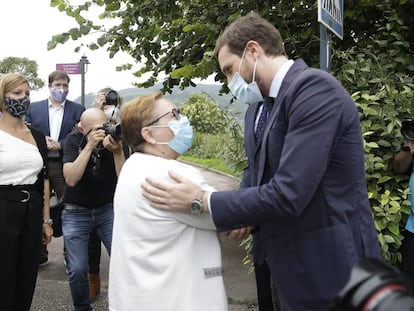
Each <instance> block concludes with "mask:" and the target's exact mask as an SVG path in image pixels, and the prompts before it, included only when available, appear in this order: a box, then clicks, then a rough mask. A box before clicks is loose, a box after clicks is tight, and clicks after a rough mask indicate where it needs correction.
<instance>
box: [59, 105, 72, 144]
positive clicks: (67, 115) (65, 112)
mask: <svg viewBox="0 0 414 311" xmlns="http://www.w3.org/2000/svg"><path fill="white" fill-rule="evenodd" d="M70 112H71V106H70V104H69V101H68V100H67V101H66V103H65V107H64V109H63V118H62V124H61V126H60V133H59V140H61V139H63V137H62V135H64V133H66V131H65V125H66V120H67V119H68V118H70Z"/></svg>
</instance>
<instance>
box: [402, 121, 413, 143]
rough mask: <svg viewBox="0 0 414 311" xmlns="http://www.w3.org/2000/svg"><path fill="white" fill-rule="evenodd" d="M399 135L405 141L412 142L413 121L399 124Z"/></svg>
mask: <svg viewBox="0 0 414 311" xmlns="http://www.w3.org/2000/svg"><path fill="white" fill-rule="evenodd" d="M401 135H402V136H403V137H404V139H406V140H414V121H413V120H411V119H406V120H404V121H402V123H401Z"/></svg>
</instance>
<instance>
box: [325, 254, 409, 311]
mask: <svg viewBox="0 0 414 311" xmlns="http://www.w3.org/2000/svg"><path fill="white" fill-rule="evenodd" d="M395 310H398V311H408V310H414V297H413V291H412V287H411V280H409V279H408V277H407V276H405V275H404V274H403V273H401V272H400V271H399V270H397V269H396V268H394V267H392V266H390V265H387V264H385V263H384V262H382V261H380V260H378V259H365V260H363V261H361V262H360V263H359V264H357V265H356V266H355V267H353V269H352V271H351V276H350V278H349V280H348V283H347V284H345V286H344V288H343V289H342V290H341V291H340V292H339V293H338V294H337V296H336V298H335V299H334V301H333V303H332V306H331V308H330V311H395Z"/></svg>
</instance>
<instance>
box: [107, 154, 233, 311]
mask: <svg viewBox="0 0 414 311" xmlns="http://www.w3.org/2000/svg"><path fill="white" fill-rule="evenodd" d="M169 170H172V171H176V172H177V173H179V174H181V175H183V176H185V177H186V178H188V179H190V180H191V181H193V182H194V183H197V184H199V185H200V186H201V187H202V188H203V189H204V190H210V191H211V190H214V189H213V188H211V187H209V186H208V185H207V184H206V182H205V181H204V179H203V176H202V175H201V173H200V172H199V171H198V170H197V169H195V168H193V167H192V166H189V165H186V164H183V163H180V162H178V161H175V160H166V159H163V158H161V157H157V156H153V155H148V154H142V153H134V154H132V155H131V156H130V157H129V159H128V160H127V161H126V162H125V164H124V166H123V168H122V171H121V174H120V176H119V180H118V184H117V188H116V191H115V197H114V213H115V219H114V228H113V239H112V251H111V259H110V270H109V309H110V310H113V311H126V310H133V311H141V310H142V311H152V310H154V311H169V310H170V311H203V310H205V311H224V310H227V297H226V292H225V288H224V283H223V277H222V263H221V251H220V244H219V239H218V235H217V233H216V228H215V226H214V223H213V221H212V218H211V216H210V215H201V216H196V215H191V214H185V213H177V212H168V211H163V210H158V209H156V208H153V207H150V206H149V202H148V200H146V199H145V198H144V197H143V196H142V190H141V183H142V182H143V181H144V179H145V178H146V177H147V176H151V177H153V178H157V179H160V180H162V181H167V180H168V181H169V182H173V181H172V180H171V179H170V178H169V177H168V171H169Z"/></svg>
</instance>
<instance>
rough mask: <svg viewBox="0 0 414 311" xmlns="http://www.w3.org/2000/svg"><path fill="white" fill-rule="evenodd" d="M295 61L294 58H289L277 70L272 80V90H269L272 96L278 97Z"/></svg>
mask: <svg viewBox="0 0 414 311" xmlns="http://www.w3.org/2000/svg"><path fill="white" fill-rule="evenodd" d="M293 63H294V61H293V60H292V59H289V60H288V61H287V62H286V63H284V64H283V65H282V66H281V67H280V69H279V70H278V71H277V73H276V75H275V77H274V78H273V80H272V85H271V86H270V90H269V96H270V97H273V98H276V97H277V95H278V94H279V90H280V87H281V85H282V82H283V79H284V78H285V76H286V74H287V72H288V71H289V69H290V67H292V65H293Z"/></svg>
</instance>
